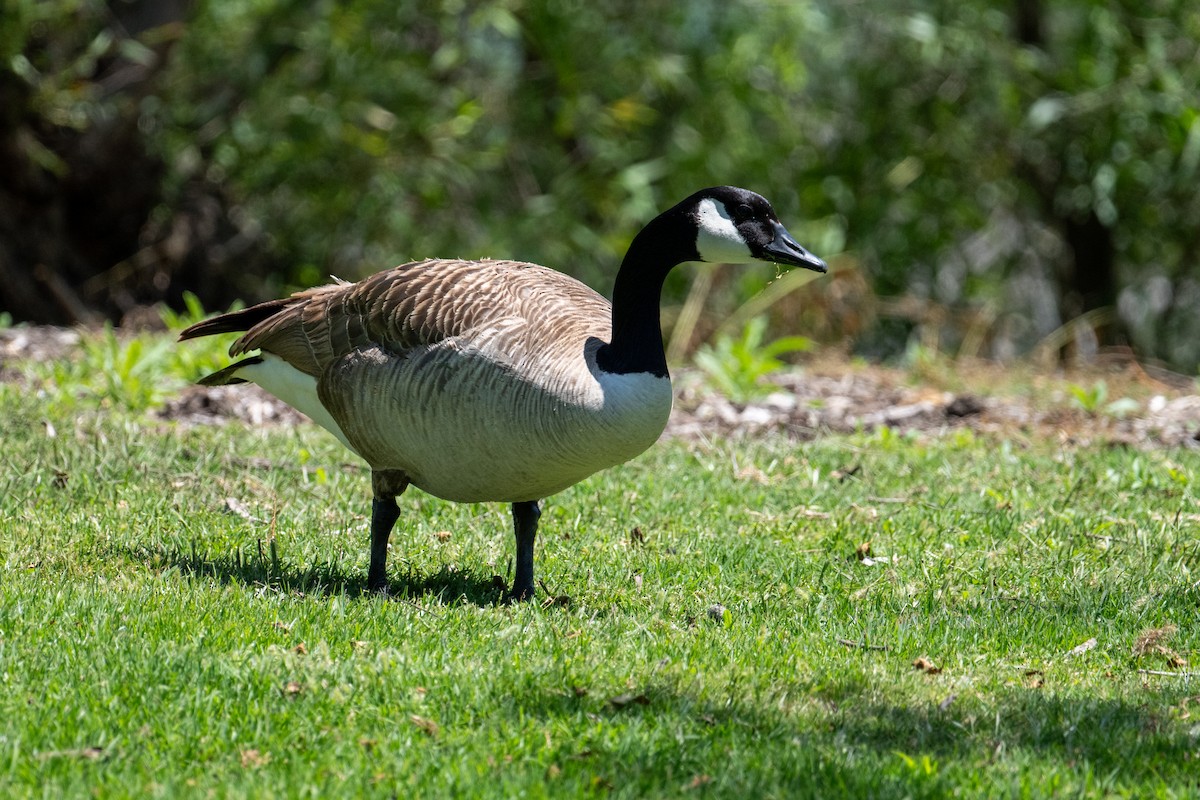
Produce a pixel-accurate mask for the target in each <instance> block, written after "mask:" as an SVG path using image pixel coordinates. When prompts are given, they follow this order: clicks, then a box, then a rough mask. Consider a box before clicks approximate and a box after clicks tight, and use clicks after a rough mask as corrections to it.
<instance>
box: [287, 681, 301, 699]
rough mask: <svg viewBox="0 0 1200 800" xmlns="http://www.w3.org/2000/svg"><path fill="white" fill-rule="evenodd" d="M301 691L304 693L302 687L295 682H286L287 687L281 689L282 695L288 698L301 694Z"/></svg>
mask: <svg viewBox="0 0 1200 800" xmlns="http://www.w3.org/2000/svg"><path fill="white" fill-rule="evenodd" d="M303 691H304V687H303V686H301V685H300V684H299V683H297V682H296V681H288V682H287V685H286V686H284V687H283V693H284V694H285V695H287V696H288V697H296V696H297V695H299V694H301V693H302V692H303Z"/></svg>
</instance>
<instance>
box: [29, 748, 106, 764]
mask: <svg viewBox="0 0 1200 800" xmlns="http://www.w3.org/2000/svg"><path fill="white" fill-rule="evenodd" d="M105 755H107V754H106V753H105V752H104V748H103V747H80V748H78V749H76V750H50V751H48V752H45V753H40V754H39V755H38V758H40V759H42V760H47V759H51V758H82V759H84V760H86V761H99V760H100V759H102V758H104V757H105Z"/></svg>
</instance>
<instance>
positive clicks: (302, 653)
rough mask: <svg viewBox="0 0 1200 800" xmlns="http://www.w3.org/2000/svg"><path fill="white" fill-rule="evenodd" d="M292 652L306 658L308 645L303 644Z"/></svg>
mask: <svg viewBox="0 0 1200 800" xmlns="http://www.w3.org/2000/svg"><path fill="white" fill-rule="evenodd" d="M292 652H293V653H295V654H296V655H298V656H306V655H308V645H306V644H305V643H304V642H301V643H300V644H298V645H296V646H295V647H293V648H292Z"/></svg>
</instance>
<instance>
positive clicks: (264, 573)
mask: <svg viewBox="0 0 1200 800" xmlns="http://www.w3.org/2000/svg"><path fill="white" fill-rule="evenodd" d="M117 554H118V555H120V556H123V557H125V558H128V559H130V560H132V561H136V562H141V563H144V564H146V565H147V566H149V567H151V568H152V569H160V570H161V569H177V570H179V572H180V573H182V574H183V575H187V576H189V577H201V578H212V579H214V580H216V581H218V582H220V583H222V584H226V585H232V584H236V585H242V586H248V587H249V586H269V587H271V588H274V589H277V590H279V591H282V592H287V593H300V594H319V595H326V596H330V595H339V596H348V597H353V598H364V599H366V598H371V597H374V596H375V595H374V593H372V592H371V591H369V590H368V589H367V578H366V571H365V570H363V569H359V568H357V567H355V568H354V569H353V570H352V571H347V570H345V569H343V568H342V567H341V565H339V564H335V563H331V562H325V563H320V564H314V565H313V566H311V567H309V568H307V569H301V568H298V567H296V566H294V565H292V564H289V563H288V562H287V561H285V560H283V559H280V558H279V557H278V555H276V554H275V553H271V552H264V551H263V550H262V549H261V548H260V549H259V551H258V552H255V553H253V554H251V555H247V554H245V553H243V552H242V551H241V550H238V551H235V552H233V553H228V554H224V555H216V556H212V555H207V554H200V553H199V552H198V551H196V550H195V549H192V550H191V551H190V552H185V551H183V550H181V549H179V548H177V547H169V546H159V547H145V546H142V547H122V548H118V551H117ZM389 589H390V592H391V596H392V597H395V598H399V599H410V600H434V601H436V602H438V603H440V604H442V605H450V604H453V603H455V602H459V601H465V602H467V603H471V604H474V605H479V606H487V605H495V604H496V603H498V602H499V600H500V597H501V593H502V590H501V589H500V588H499V587H497V585H496V583H495V580H494V578H492V577H491V576H489V577H487V578H484V577H481V576H479V575H477V574H474V573H471V572H463V571H460V570H457V569H454V568H451V567H448V566H442V567H441V568H440V569H438V571H437V572H434V573H432V574H430V575H417V574H415V573H413V572H412V571H411V570H410V571H409V572H408V574H407V575H405V576H404V578H403V579H401V580H396V579H395V578H394V577H393V579H392V580H391V581H390V586H389Z"/></svg>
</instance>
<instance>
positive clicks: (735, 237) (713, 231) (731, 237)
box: [696, 197, 754, 264]
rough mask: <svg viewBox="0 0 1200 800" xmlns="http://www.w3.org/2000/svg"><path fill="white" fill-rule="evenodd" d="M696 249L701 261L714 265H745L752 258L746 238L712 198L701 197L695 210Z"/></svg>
mask: <svg viewBox="0 0 1200 800" xmlns="http://www.w3.org/2000/svg"><path fill="white" fill-rule="evenodd" d="M697 223H698V225H699V230H698V231H697V233H696V252H697V253H699V254H700V260H701V261H707V262H710V263H715V264H745V263H746V262H748V261H753V260H754V257H753V256H751V255H750V248H749V247H747V246H746V240H745V239H743V238H742V235H741V234H740V233H738V229H737V226H736V225H734V224H733V220H732V219H731V218H730V216H729V212H728V211H727V210H726V209H725V205H724V204H723V203H720V202H718V201H716V200H713V199H712V198H708V197H706V198H704V199H703V200H701V201H700V205H699V207H698V209H697Z"/></svg>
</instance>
